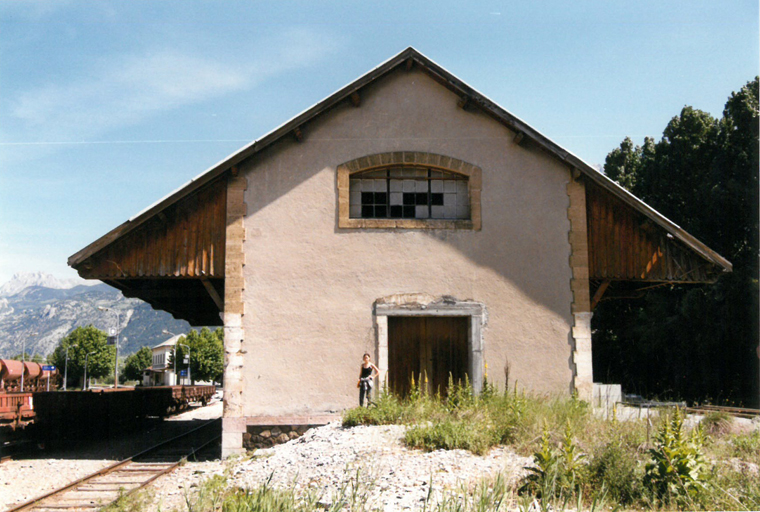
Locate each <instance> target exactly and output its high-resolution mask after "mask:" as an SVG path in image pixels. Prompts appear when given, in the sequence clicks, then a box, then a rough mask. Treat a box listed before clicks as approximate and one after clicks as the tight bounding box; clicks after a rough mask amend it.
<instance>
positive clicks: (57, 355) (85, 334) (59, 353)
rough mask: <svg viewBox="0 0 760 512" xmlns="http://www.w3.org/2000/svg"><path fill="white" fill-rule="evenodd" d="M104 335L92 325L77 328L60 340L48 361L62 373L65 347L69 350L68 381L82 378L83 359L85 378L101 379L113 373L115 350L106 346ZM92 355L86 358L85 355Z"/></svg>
mask: <svg viewBox="0 0 760 512" xmlns="http://www.w3.org/2000/svg"><path fill="white" fill-rule="evenodd" d="M106 338H107V336H106V333H104V332H103V331H101V330H100V329H96V328H95V327H93V326H92V325H88V326H87V327H77V328H76V329H74V330H73V331H71V332H70V333H69V334H68V335H67V336H66V337H65V338H63V339H62V340H61V342H60V343H59V344H58V346H57V347H56V348H55V350H54V351H53V354H52V355H51V356H50V361H51V362H52V363H53V364H54V365H56V366H57V367H58V368H60V371H61V374H62V375H63V373H64V368H65V362H66V347H70V348H69V364H68V380H69V382H77V381H79V380H80V379H82V378H84V370H85V359H86V362H87V376H88V377H93V378H96V379H97V378H101V377H105V376H107V375H108V374H109V373H112V372H113V363H114V358H115V357H116V348H115V347H114V346H113V345H108V344H107V340H106ZM90 352H92V354H91V355H90V356H89V358H88V357H87V354H89V353H90Z"/></svg>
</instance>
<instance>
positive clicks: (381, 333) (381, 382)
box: [375, 315, 388, 396]
mask: <svg viewBox="0 0 760 512" xmlns="http://www.w3.org/2000/svg"><path fill="white" fill-rule="evenodd" d="M375 334H376V337H375V339H376V340H377V359H376V360H377V368H378V369H379V370H380V375H379V376H378V378H377V386H376V387H377V389H378V391H377V392H376V393H375V394H376V395H377V396H379V393H380V392H381V391H382V390H383V389H384V388H385V384H386V378H387V376H388V317H387V316H384V315H383V316H377V315H375Z"/></svg>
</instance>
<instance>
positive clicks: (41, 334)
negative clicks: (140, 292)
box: [0, 272, 190, 358]
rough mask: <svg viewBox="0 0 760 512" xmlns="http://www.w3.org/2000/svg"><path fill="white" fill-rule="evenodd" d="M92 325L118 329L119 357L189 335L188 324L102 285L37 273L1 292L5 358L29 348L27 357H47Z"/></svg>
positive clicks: (1, 353) (19, 277)
mask: <svg viewBox="0 0 760 512" xmlns="http://www.w3.org/2000/svg"><path fill="white" fill-rule="evenodd" d="M98 307H104V308H109V309H110V311H101V310H99V309H98ZM117 313H118V317H117ZM90 324H92V325H94V326H95V327H97V328H98V329H101V330H103V331H106V332H108V333H111V332H112V331H113V332H115V331H118V330H119V329H118V328H117V325H118V327H119V328H120V330H121V333H120V339H119V353H120V354H129V353H132V352H135V351H137V350H138V349H139V348H140V347H143V346H153V345H157V344H159V343H161V342H162V341H164V340H166V339H167V338H169V337H170V336H169V335H166V334H162V331H163V330H167V331H169V332H172V333H177V334H180V333H186V332H188V331H189V330H190V325H189V324H188V323H187V322H185V321H184V320H176V319H174V318H173V317H172V316H171V315H170V314H169V313H166V312H164V311H156V310H154V309H153V308H151V307H150V305H148V304H147V303H145V302H143V301H141V300H139V299H127V298H125V297H124V296H123V295H122V294H121V292H120V291H118V290H116V289H115V288H111V287H110V286H108V285H106V284H103V283H99V284H94V285H93V284H89V283H87V284H83V281H81V280H79V281H77V280H66V281H64V280H60V279H57V278H55V277H54V276H51V275H49V274H44V273H42V272H36V273H33V274H16V275H14V276H13V278H12V279H11V280H10V281H8V282H7V283H5V284H4V285H3V286H2V287H0V358H7V357H12V356H14V355H16V354H19V353H21V351H22V349H23V347H24V343H26V352H27V353H28V354H32V353H38V354H42V355H45V356H47V355H48V354H50V353H51V352H52V351H53V350H54V349H55V347H56V346H57V345H58V343H59V341H60V340H61V338H63V337H64V336H66V335H67V334H68V333H70V332H71V331H72V330H73V329H75V328H76V327H79V326H86V325H90Z"/></svg>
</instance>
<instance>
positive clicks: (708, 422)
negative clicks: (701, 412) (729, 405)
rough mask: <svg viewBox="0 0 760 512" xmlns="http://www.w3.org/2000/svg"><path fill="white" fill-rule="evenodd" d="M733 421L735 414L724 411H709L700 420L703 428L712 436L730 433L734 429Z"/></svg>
mask: <svg viewBox="0 0 760 512" xmlns="http://www.w3.org/2000/svg"><path fill="white" fill-rule="evenodd" d="M733 423H734V418H733V416H731V415H730V414H728V413H725V412H723V411H714V412H709V413H707V414H706V415H705V417H704V418H702V421H700V424H701V425H702V429H703V430H704V431H705V433H706V434H709V435H711V436H723V435H725V434H730V433H731V431H732V430H733Z"/></svg>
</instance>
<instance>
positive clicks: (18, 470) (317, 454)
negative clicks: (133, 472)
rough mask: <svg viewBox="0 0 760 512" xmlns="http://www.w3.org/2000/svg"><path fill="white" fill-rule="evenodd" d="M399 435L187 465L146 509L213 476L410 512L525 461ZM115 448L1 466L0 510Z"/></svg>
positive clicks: (311, 435)
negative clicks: (353, 492)
mask: <svg viewBox="0 0 760 512" xmlns="http://www.w3.org/2000/svg"><path fill="white" fill-rule="evenodd" d="M221 412H222V404H221V402H220V401H215V403H212V404H211V405H209V406H207V407H202V408H197V409H192V410H190V411H188V412H185V413H183V414H180V415H177V416H174V417H172V418H171V420H169V421H167V422H165V423H169V422H171V421H188V420H200V419H210V418H215V417H219V416H221ZM404 431H405V427H403V426H398V425H391V426H374V427H369V426H361V427H354V428H343V427H341V426H340V424H339V423H332V424H329V425H325V426H323V427H319V428H314V429H311V430H309V431H307V432H306V433H305V434H304V435H303V436H302V437H299V438H297V439H294V440H292V441H290V442H288V443H285V444H281V445H277V446H274V447H272V448H267V449H262V450H256V451H255V452H253V453H252V454H250V456H248V457H242V458H237V459H232V460H228V461H219V460H216V461H208V462H188V463H186V464H184V465H183V466H181V467H179V468H178V469H177V470H175V471H174V472H173V473H171V474H170V475H167V476H164V477H162V478H160V479H158V480H157V481H156V482H154V483H153V484H152V485H151V486H150V487H149V490H148V493H147V495H148V497H149V498H148V502H149V503H148V505H147V507H146V509H145V510H146V512H147V511H158V510H161V511H165V512H166V511H172V510H176V511H180V512H184V511H186V510H187V509H188V507H187V504H186V500H187V499H192V497H193V495H194V494H195V493H196V492H197V490H198V488H199V486H200V485H201V484H202V482H203V481H204V480H206V479H208V478H210V477H212V476H213V475H225V476H226V478H227V481H228V484H229V485H231V486H239V487H257V486H259V485H261V484H263V483H264V482H267V481H270V482H271V484H272V485H275V486H280V487H286V488H293V487H295V489H296V490H297V491H298V492H301V491H303V492H311V493H315V494H316V495H319V496H320V501H321V502H322V503H323V504H324V505H328V504H329V503H331V502H332V501H333V500H335V499H336V498H337V497H338V496H340V494H341V489H351V486H352V485H353V484H355V483H356V482H357V481H359V482H361V485H360V486H359V489H358V491H359V495H360V499H361V500H362V501H366V502H367V504H368V505H369V506H371V507H375V508H378V509H381V510H386V511H395V510H415V509H418V508H420V507H421V506H422V504H423V503H424V500H425V499H426V498H427V497H428V496H430V497H432V499H433V501H435V500H436V499H437V498H440V497H441V496H443V495H444V493H451V492H455V493H456V492H462V491H463V490H464V489H467V488H471V487H472V485H473V484H474V483H475V482H477V481H479V480H481V479H483V478H488V477H494V476H496V475H497V474H499V473H501V474H502V475H503V476H504V477H505V478H506V479H507V480H508V481H510V482H515V481H516V480H517V479H519V478H520V477H521V476H522V475H523V474H524V469H523V468H524V467H525V466H527V465H529V464H530V462H531V460H530V459H529V458H527V457H521V456H518V455H516V454H515V453H514V452H512V451H511V450H509V449H507V448H503V447H497V448H494V449H492V450H491V451H490V452H489V453H488V454H487V455H485V456H477V455H473V454H471V453H469V452H466V451H463V450H450V451H444V450H439V451H435V452H429V453H426V452H422V451H420V450H414V449H409V448H407V447H405V446H404V444H403V436H404ZM145 434H146V433H143V435H145ZM122 444H125V445H128V446H130V447H131V448H132V450H133V451H134V448H135V447H136V444H135V442H133V441H130V440H127V441H125V442H124V443H122ZM120 451H121V450H115V449H114V446H106V447H97V446H91V447H89V448H88V450H87V451H86V453H85V452H83V451H82V450H80V451H78V452H76V454H74V453H68V454H60V455H56V456H53V455H49V458H44V459H43V458H38V459H28V460H11V461H8V462H5V463H3V464H0V511H3V510H7V509H9V508H10V507H11V506H13V505H14V504H19V503H22V502H24V501H27V500H29V499H31V498H33V497H35V496H39V495H41V494H43V493H45V492H49V491H51V490H54V489H56V488H58V487H60V486H62V485H64V484H66V483H68V482H71V481H73V480H76V479H78V478H81V477H83V476H85V475H87V474H89V473H92V472H94V471H97V470H98V469H101V468H103V467H105V466H107V465H109V464H112V463H113V462H114V460H116V459H118V458H120V455H121V453H120ZM117 452H119V453H117ZM431 487H432V491H431V490H430V488H431Z"/></svg>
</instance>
